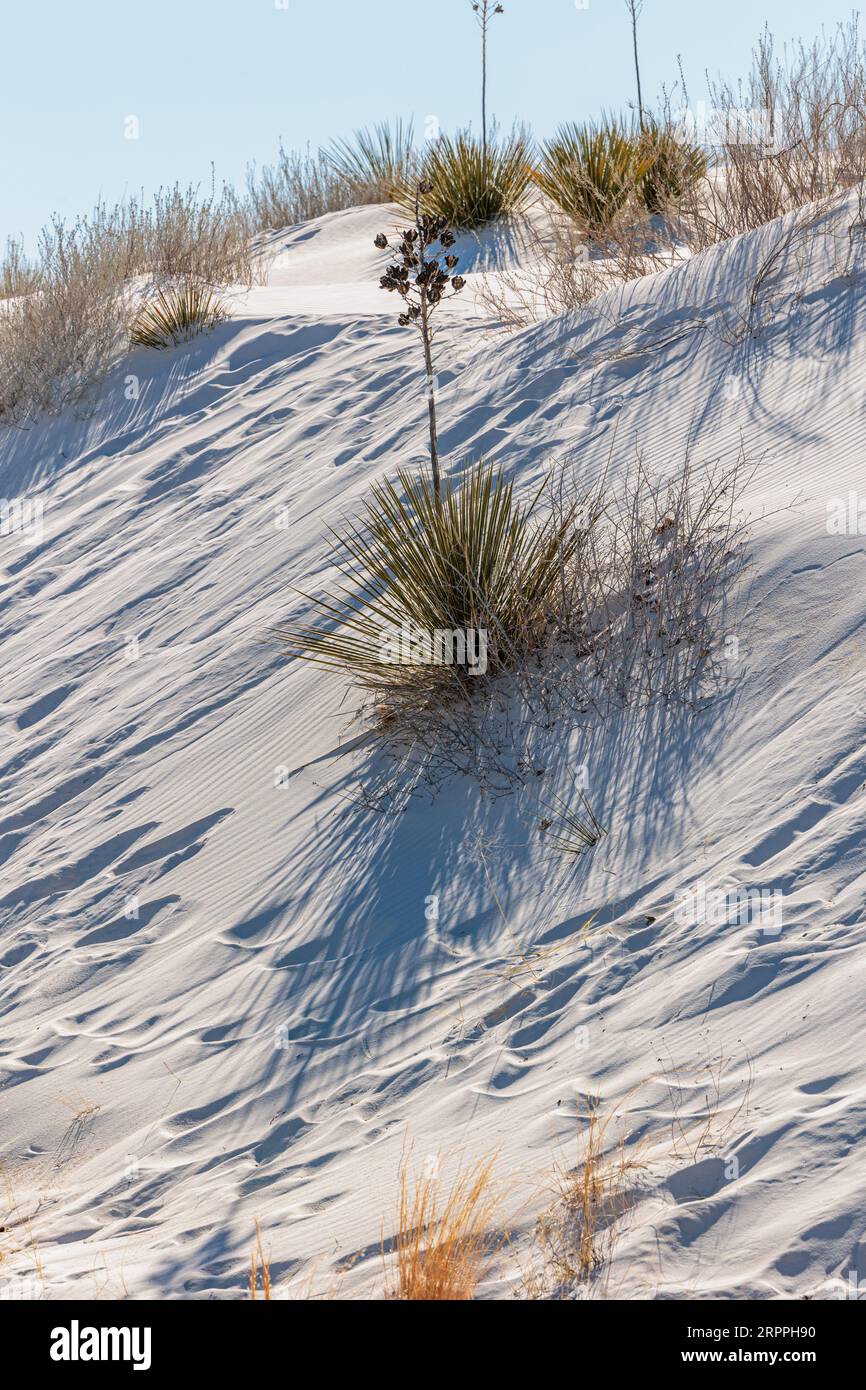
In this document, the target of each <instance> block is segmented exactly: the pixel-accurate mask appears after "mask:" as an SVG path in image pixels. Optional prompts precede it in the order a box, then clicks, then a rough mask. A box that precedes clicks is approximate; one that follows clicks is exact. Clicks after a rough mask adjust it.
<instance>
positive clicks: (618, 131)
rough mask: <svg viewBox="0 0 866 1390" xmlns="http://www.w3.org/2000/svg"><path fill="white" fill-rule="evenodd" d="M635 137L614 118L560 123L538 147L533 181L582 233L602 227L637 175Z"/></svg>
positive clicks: (620, 206)
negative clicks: (596, 123)
mask: <svg viewBox="0 0 866 1390" xmlns="http://www.w3.org/2000/svg"><path fill="white" fill-rule="evenodd" d="M641 172H642V169H641V166H639V165H638V164H637V162H636V150H635V142H634V140H633V139H632V137H631V135H630V133H629V132H628V130H626V129H625V128H624V127H623V126H621V125H620V124H619V122H617V121H606V122H605V123H604V124H603V125H600V126H577V125H573V124H572V125H565V126H562V127H561V128H560V129H559V131H557V133H556V135H555V136H554V138H553V139H552V140H550V141H548V142H547V144H546V145H544V147H543V149H542V151H541V158H540V161H539V167H538V170H537V171H536V174H535V182H536V183H537V185H538V187H539V188H540V189H541V191H542V192H543V193H546V194H547V196H548V197H549V198H551V199H552V200H553V202H554V203H556V204H557V205H558V206H559V207H561V208H562V209H563V211H564V212H566V213H568V215H569V216H570V217H573V218H574V220H575V221H576V222H578V223H579V224H580V225H581V227H583V228H584V229H585V230H586V231H587V232H588V233H590V234H593V233H598V232H603V231H604V230H605V229H606V228H607V227H608V226H609V225H610V224H611V222H612V221H613V219H614V218H615V217H616V215H617V213H619V212H620V211H621V210H622V209H623V208H624V207H625V204H626V202H627V201H628V198H629V194H630V193H631V192H632V190H633V188H634V186H635V184H636V182H637V180H638V178H639V177H640V174H641Z"/></svg>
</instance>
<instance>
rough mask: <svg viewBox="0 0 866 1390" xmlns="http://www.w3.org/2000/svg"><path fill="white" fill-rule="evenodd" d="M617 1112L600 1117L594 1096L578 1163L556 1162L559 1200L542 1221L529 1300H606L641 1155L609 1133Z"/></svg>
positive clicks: (586, 1110) (582, 1126) (582, 1118)
mask: <svg viewBox="0 0 866 1390" xmlns="http://www.w3.org/2000/svg"><path fill="white" fill-rule="evenodd" d="M615 1118H616V1112H611V1113H609V1114H607V1115H603V1114H602V1113H601V1108H600V1102H599V1100H598V1098H597V1097H594V1096H590V1097H589V1098H588V1099H587V1101H586V1104H585V1106H584V1107H583V1109H582V1112H581V1114H580V1115H579V1131H578V1140H577V1160H576V1162H575V1164H574V1166H573V1167H567V1166H565V1165H563V1164H559V1163H558V1164H557V1165H556V1166H555V1169H554V1187H555V1196H554V1200H553V1202H552V1204H551V1205H550V1207H549V1208H548V1209H547V1210H546V1211H545V1212H543V1213H542V1215H541V1217H540V1218H539V1220H538V1222H537V1225H536V1231H535V1242H534V1247H535V1250H534V1253H535V1255H536V1260H535V1263H534V1269H533V1272H532V1273H531V1274H530V1276H529V1278H528V1279H527V1280H526V1288H525V1291H526V1295H527V1297H529V1298H562V1297H569V1296H571V1297H573V1296H574V1295H576V1294H577V1295H582V1296H584V1297H585V1296H587V1295H589V1294H591V1293H595V1294H601V1295H602V1296H603V1294H604V1292H605V1287H606V1281H607V1276H608V1275H609V1272H610V1263H611V1257H612V1254H613V1250H614V1246H615V1244H616V1240H617V1235H618V1232H619V1223H620V1221H621V1219H622V1217H623V1216H624V1215H625V1214H626V1212H627V1211H628V1210H629V1208H630V1206H631V1205H632V1201H633V1191H634V1187H635V1184H636V1181H637V1175H638V1173H639V1171H640V1170H641V1168H642V1167H643V1166H644V1164H643V1162H642V1158H641V1153H640V1151H637V1152H636V1153H633V1154H632V1156H631V1157H629V1156H628V1155H627V1154H626V1148H625V1141H624V1138H623V1137H622V1135H621V1134H620V1135H619V1136H618V1137H616V1138H613V1137H612V1136H611V1134H610V1131H611V1127H612V1124H613V1121H614V1119H615Z"/></svg>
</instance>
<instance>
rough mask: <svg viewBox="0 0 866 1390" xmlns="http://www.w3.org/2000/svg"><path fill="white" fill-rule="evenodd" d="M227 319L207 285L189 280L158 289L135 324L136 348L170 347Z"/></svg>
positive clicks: (223, 308)
mask: <svg viewBox="0 0 866 1390" xmlns="http://www.w3.org/2000/svg"><path fill="white" fill-rule="evenodd" d="M226 318H228V309H227V308H226V307H225V305H224V304H223V303H222V302H221V300H220V299H219V298H218V297H217V295H216V294H214V292H213V290H212V289H210V288H209V287H208V286H207V285H200V284H198V283H197V282H194V281H188V282H186V283H184V284H182V285H177V286H174V287H172V288H171V289H168V290H159V291H158V293H157V294H156V297H155V298H154V299H153V300H151V301H150V303H148V304H146V305H145V306H144V308H143V309H142V311H141V313H140V314H139V315H138V318H137V319H136V320H135V323H134V324H133V327H132V331H131V333H130V342H131V344H132V346H133V347H146V348H169V347H175V346H176V345H177V344H178V343H185V342H188V341H189V339H190V338H195V337H197V336H198V335H199V334H200V333H207V332H209V331H210V329H211V328H214V327H215V326H216V325H217V324H218V323H222V321H223V320H224V319H226Z"/></svg>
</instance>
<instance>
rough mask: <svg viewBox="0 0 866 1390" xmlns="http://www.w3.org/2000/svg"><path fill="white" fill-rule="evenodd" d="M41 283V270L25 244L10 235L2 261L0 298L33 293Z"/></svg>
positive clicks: (0, 267)
mask: <svg viewBox="0 0 866 1390" xmlns="http://www.w3.org/2000/svg"><path fill="white" fill-rule="evenodd" d="M38 284H39V271H38V270H37V268H36V266H35V265H34V264H33V263H32V261H30V260H29V258H28V257H27V256H26V255H25V252H24V244H23V242H20V241H15V240H14V239H13V238H12V237H9V239H8V241H7V242H6V254H5V255H4V257H3V260H2V261H0V299H15V298H17V297H18V296H19V295H22V294H31V293H32V292H33V290H35V289H36V288H37V287H38Z"/></svg>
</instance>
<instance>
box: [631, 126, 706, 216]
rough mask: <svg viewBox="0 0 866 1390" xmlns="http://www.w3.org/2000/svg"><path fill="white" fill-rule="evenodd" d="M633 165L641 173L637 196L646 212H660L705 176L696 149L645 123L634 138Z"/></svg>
mask: <svg viewBox="0 0 866 1390" xmlns="http://www.w3.org/2000/svg"><path fill="white" fill-rule="evenodd" d="M635 149H636V160H637V163H638V164H639V165H640V166H641V168H642V169H643V171H644V172H643V173H642V174H641V175H640V177H639V179H638V192H639V194H640V198H641V201H642V203H643V205H644V207H645V208H646V210H647V212H650V213H659V212H664V210H665V208H666V207H669V206H670V204H671V203H675V202H677V200H678V199H680V198H682V196H683V194H684V193H686V192H688V190H689V189H691V188H694V186H695V184H696V183H698V182H699V181H700V180H701V179H702V178H703V177H704V175H705V174H706V172H707V168H708V162H707V157H706V154H705V153H704V151H703V150H702V149H701V147H700V145H695V144H692V143H691V142H690V141H688V140H683V139H681V138H680V137H679V136H678V135H677V134H676V133H675V132H674V131H673V130H671V129H670V128H669V127H667V126H661V125H659V124H658V122H656V121H648V122H646V121H645V124H644V129H643V130H642V131H641V132H639V133H638V134H636V136H635Z"/></svg>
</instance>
